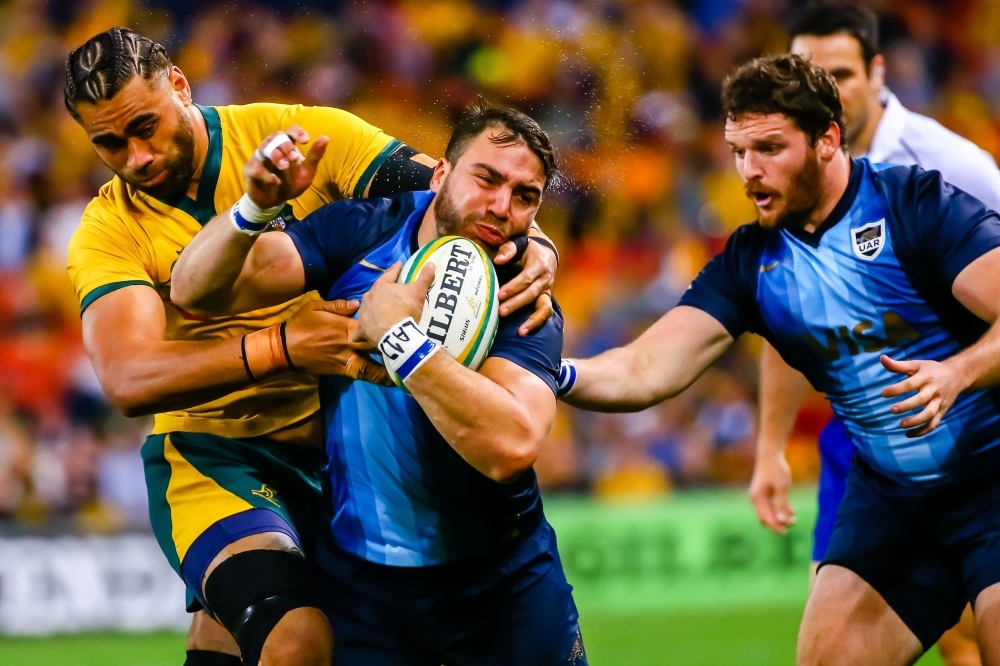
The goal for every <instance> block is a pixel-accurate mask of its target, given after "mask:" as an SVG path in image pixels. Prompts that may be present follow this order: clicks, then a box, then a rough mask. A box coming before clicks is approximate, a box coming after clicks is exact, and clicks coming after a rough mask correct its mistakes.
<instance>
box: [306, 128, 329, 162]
mask: <svg viewBox="0 0 1000 666" xmlns="http://www.w3.org/2000/svg"><path fill="white" fill-rule="evenodd" d="M329 145H330V138H329V137H326V136H321V137H320V138H318V139H316V143H314V144H313V145H312V147H311V148H310V149H309V154H308V155H306V163H305V165H306V167H308V168H310V169H313V168H316V166H317V165H318V164H319V161H320V160H321V159H323V155H325V154H326V148H327V146H329Z"/></svg>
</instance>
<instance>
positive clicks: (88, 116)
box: [76, 76, 169, 134]
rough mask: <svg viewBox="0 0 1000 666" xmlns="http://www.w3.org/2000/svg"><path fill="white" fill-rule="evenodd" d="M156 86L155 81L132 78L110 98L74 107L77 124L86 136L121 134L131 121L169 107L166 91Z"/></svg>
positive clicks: (137, 77)
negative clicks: (84, 131)
mask: <svg viewBox="0 0 1000 666" xmlns="http://www.w3.org/2000/svg"><path fill="white" fill-rule="evenodd" d="M159 83H160V82H159V80H158V79H156V78H154V79H153V80H150V81H147V80H146V79H144V78H142V77H141V76H134V77H132V80H131V81H129V82H128V83H126V84H125V85H124V86H123V87H122V89H121V90H119V91H118V94H116V95H115V96H114V97H112V98H111V99H107V100H101V101H99V102H97V103H96V104H89V103H87V102H83V103H81V104H78V105H77V108H76V110H77V113H78V114H79V116H80V123H81V124H82V125H83V127H84V129H85V130H87V133H88V134H103V133H105V132H112V133H114V134H121V133H122V131H123V130H124V128H125V126H126V125H128V123H129V122H130V121H131V120H132V119H133V118H137V117H139V116H142V115H146V114H150V113H158V112H161V111H162V110H163V108H164V105H165V104H169V92H168V90H166V89H164V86H161V85H158V84H159Z"/></svg>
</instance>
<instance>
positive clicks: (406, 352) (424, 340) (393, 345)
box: [378, 317, 441, 382]
mask: <svg viewBox="0 0 1000 666" xmlns="http://www.w3.org/2000/svg"><path fill="white" fill-rule="evenodd" d="M440 349H441V347H439V346H438V345H437V343H435V342H434V341H433V340H431V339H430V338H428V337H427V334H426V333H424V332H423V331H421V330H420V327H419V326H417V322H415V321H413V317H407V318H406V319H404V320H403V321H401V322H399V323H398V324H396V325H394V326H390V327H389V330H388V331H386V333H385V335H383V336H382V339H381V340H379V343H378V350H379V352H380V353H381V354H382V360H383V362H384V363H385V367H386V368H387V369H388V370H389V372H390V373H395V374H396V376H397V377H399V381H401V382H405V381H406V380H407V378H409V377H410V375H412V374H413V373H414V372H416V371H417V369H418V368H419V367H420V366H422V365H423V364H424V363H426V362H427V359H429V358H430V357H431V356H433V355H434V354H435V353H436V352H437V351H438V350H440Z"/></svg>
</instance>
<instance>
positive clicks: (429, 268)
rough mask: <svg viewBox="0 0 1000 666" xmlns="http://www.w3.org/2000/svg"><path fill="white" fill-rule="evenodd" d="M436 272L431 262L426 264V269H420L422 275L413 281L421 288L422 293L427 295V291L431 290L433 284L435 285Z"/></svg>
mask: <svg viewBox="0 0 1000 666" xmlns="http://www.w3.org/2000/svg"><path fill="white" fill-rule="evenodd" d="M435 270H436V267H435V266H434V264H433V263H430V262H428V263H427V264H424V267H423V268H421V269H420V275H418V276H417V279H416V280H414V281H413V284H414V285H415V286H417V287H420V293H422V294H426V293H427V290H428V289H430V288H431V285H432V284H434V272H435Z"/></svg>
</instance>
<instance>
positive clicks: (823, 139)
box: [816, 123, 841, 160]
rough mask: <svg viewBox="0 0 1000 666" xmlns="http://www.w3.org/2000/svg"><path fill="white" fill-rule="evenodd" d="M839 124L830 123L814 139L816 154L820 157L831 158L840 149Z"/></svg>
mask: <svg viewBox="0 0 1000 666" xmlns="http://www.w3.org/2000/svg"><path fill="white" fill-rule="evenodd" d="M840 143H841V136H840V125H838V124H837V123H830V127H828V128H827V130H826V131H825V132H824V133H823V134H821V135H820V136H819V138H818V139H816V154H817V155H819V157H820V158H821V159H824V160H828V159H831V158H832V157H833V156H834V155H835V154H836V153H837V151H838V150H840Z"/></svg>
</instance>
